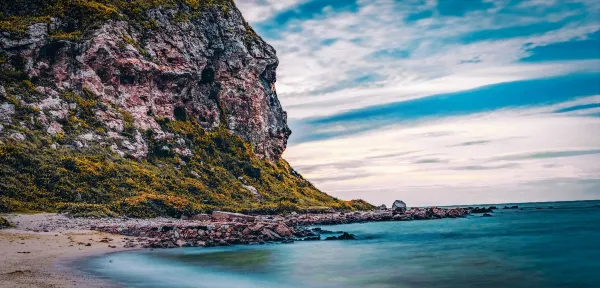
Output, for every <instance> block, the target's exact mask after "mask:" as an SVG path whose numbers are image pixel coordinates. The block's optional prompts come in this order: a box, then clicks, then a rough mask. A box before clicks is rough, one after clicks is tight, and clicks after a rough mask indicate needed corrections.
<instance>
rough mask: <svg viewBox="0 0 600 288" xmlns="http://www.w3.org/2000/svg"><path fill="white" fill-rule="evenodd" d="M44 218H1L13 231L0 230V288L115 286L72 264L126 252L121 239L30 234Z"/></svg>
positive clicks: (85, 233)
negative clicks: (85, 258) (10, 224)
mask: <svg viewBox="0 0 600 288" xmlns="http://www.w3.org/2000/svg"><path fill="white" fill-rule="evenodd" d="M47 215H49V214H35V215H2V216H4V217H6V218H8V219H9V220H10V221H11V222H13V223H14V224H16V228H14V229H5V230H0V255H2V260H1V261H0V287H116V286H114V285H113V284H111V283H109V282H108V281H106V280H103V279H100V278H96V277H94V276H91V275H88V274H85V273H83V272H81V271H78V269H77V267H76V265H73V261H75V260H77V259H81V258H83V257H90V256H97V255H101V254H106V253H111V252H118V251H124V250H128V249H127V248H123V245H122V243H123V242H124V239H123V238H124V237H123V236H119V235H112V234H106V233H101V232H97V231H90V230H70V229H57V230H55V231H50V230H46V231H47V232H44V231H43V230H42V231H38V232H34V231H32V227H33V229H35V227H36V224H37V223H39V222H40V221H44V219H45V217H47ZM113 247H114V248H113Z"/></svg>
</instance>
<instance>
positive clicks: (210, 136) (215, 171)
mask: <svg viewBox="0 0 600 288" xmlns="http://www.w3.org/2000/svg"><path fill="white" fill-rule="evenodd" d="M5 76H6V75H5ZM3 85H4V86H5V88H6V95H5V96H3V97H0V103H6V102H9V103H11V104H14V105H15V115H13V117H14V119H16V120H20V121H13V123H12V124H5V125H4V129H5V132H3V133H4V135H7V131H13V132H17V133H20V134H22V135H24V136H25V138H26V140H25V141H21V140H16V139H12V138H11V137H4V138H3V139H2V141H0V191H2V194H1V195H0V212H10V211H31V212H33V211H57V212H58V211H62V212H68V213H71V214H73V215H75V216H91V217H104V216H114V215H128V216H132V217H154V216H159V215H168V216H178V215H180V214H181V213H184V212H186V213H200V212H203V213H206V212H210V211H212V210H217V209H218V210H227V211H233V212H244V213H282V212H291V211H300V210H311V211H319V210H323V209H329V208H333V209H337V210H346V211H348V210H357V209H358V210H364V209H370V208H373V206H371V205H369V204H368V203H365V202H363V201H342V200H338V199H335V198H333V197H331V196H329V195H327V194H325V193H322V192H320V191H319V190H318V189H316V188H315V187H314V186H313V185H312V184H311V183H310V182H308V181H306V180H305V179H303V178H302V177H301V176H300V175H299V174H297V173H296V172H295V171H293V169H292V168H291V167H290V166H289V164H288V163H287V162H286V161H285V160H280V161H279V162H278V163H271V162H268V161H265V160H262V159H259V158H258V157H257V156H255V155H254V153H253V149H252V147H251V145H250V144H248V143H247V142H245V141H243V140H242V139H241V138H240V137H239V136H236V135H233V134H232V133H230V132H229V131H228V130H227V129H225V128H223V127H219V128H217V129H215V130H214V131H206V130H204V129H203V128H202V127H201V126H200V125H199V124H198V123H197V122H195V121H194V120H191V118H192V117H187V116H186V115H179V117H178V119H179V120H178V121H172V120H168V119H157V120H158V122H159V124H160V125H161V126H162V129H163V130H164V131H165V132H169V133H172V134H173V135H175V137H173V138H172V139H170V140H164V139H157V138H155V137H154V135H153V133H152V132H151V131H147V132H145V133H144V138H145V139H146V141H147V143H148V146H149V155H148V157H147V159H144V160H135V159H132V158H131V157H120V156H119V155H117V154H115V153H114V152H113V151H112V150H111V149H110V146H111V145H112V144H113V143H111V142H110V141H113V140H110V139H107V138H105V139H106V140H105V141H104V142H100V143H96V144H91V145H90V146H87V147H84V148H81V149H73V148H70V147H69V146H68V145H70V144H72V143H73V141H75V140H76V139H77V137H78V135H81V134H83V133H90V132H95V133H103V131H105V129H106V127H104V126H103V125H104V124H103V123H102V122H101V121H99V120H98V119H97V118H96V117H95V116H94V111H96V110H98V109H114V111H116V112H119V113H121V115H122V120H123V122H124V123H125V124H124V126H125V127H126V128H125V131H124V132H123V136H125V137H129V136H131V135H134V134H135V133H136V132H135V127H134V126H133V117H132V116H131V114H129V113H127V112H125V111H122V110H119V109H118V108H117V107H107V106H105V104H103V103H101V101H99V100H98V98H97V97H96V96H95V95H93V94H92V93H91V92H89V91H85V90H84V91H82V92H80V93H77V92H75V91H70V92H65V93H62V94H61V98H62V99H63V100H65V101H67V102H68V103H74V104H76V105H75V106H76V108H75V109H70V110H69V113H70V114H69V117H68V120H66V122H65V123H62V124H63V129H64V133H57V134H56V135H55V136H51V135H49V134H47V133H46V132H45V131H44V129H43V126H41V125H40V123H37V121H38V120H36V119H38V117H36V116H37V115H38V114H39V113H41V112H40V111H39V110H37V109H36V108H33V107H31V106H29V105H25V104H22V101H20V100H18V98H19V99H23V98H32V99H34V98H38V97H40V95H36V93H37V92H35V90H32V88H31V86H33V84H32V83H31V82H29V80H28V79H25V80H23V79H20V78H15V79H13V78H4V80H3ZM13 95H19V96H18V97H16V96H13ZM179 113H180V114H181V113H185V110H183V111H180V112H179ZM128 129H129V130H131V131H127V130H128ZM182 141H183V142H185V145H186V146H187V147H190V149H191V150H192V153H193V156H183V155H181V154H177V153H174V151H175V149H177V148H181V142H182ZM178 142H179V143H178ZM53 144H61V145H58V147H55V145H53ZM244 185H250V186H253V187H255V188H256V189H257V190H258V191H259V194H260V197H256V196H255V195H253V194H252V193H251V192H250V191H249V190H248V189H246V188H244Z"/></svg>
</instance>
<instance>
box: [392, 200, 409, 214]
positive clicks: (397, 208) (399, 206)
mask: <svg viewBox="0 0 600 288" xmlns="http://www.w3.org/2000/svg"><path fill="white" fill-rule="evenodd" d="M392 211H393V213H394V215H396V214H403V213H404V212H406V203H404V201H401V200H396V201H394V204H392Z"/></svg>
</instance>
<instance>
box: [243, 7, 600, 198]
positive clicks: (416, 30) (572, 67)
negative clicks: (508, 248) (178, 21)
mask: <svg viewBox="0 0 600 288" xmlns="http://www.w3.org/2000/svg"><path fill="white" fill-rule="evenodd" d="M238 6H239V7H240V9H242V12H243V13H244V15H246V18H247V19H248V21H249V22H250V23H251V24H252V25H253V27H255V29H256V30H257V31H258V32H259V34H260V35H261V36H263V37H264V38H265V39H266V40H267V42H269V43H270V44H272V45H273V46H274V47H275V48H276V49H277V51H278V55H279V58H280V66H279V68H278V80H277V92H278V95H279V98H280V100H281V103H282V105H283V106H284V108H285V109H286V110H287V111H288V116H289V119H290V121H289V124H290V126H291V128H292V130H293V134H292V138H291V139H290V146H289V148H288V150H287V151H286V152H285V154H284V157H285V158H286V159H287V160H288V161H290V163H292V165H293V166H294V167H296V169H297V170H298V171H300V172H301V173H303V175H304V176H305V177H306V178H308V179H309V180H311V181H313V182H314V183H316V185H317V186H318V187H319V188H321V189H322V190H324V191H326V192H328V193H331V194H333V195H335V196H337V197H340V198H343V199H352V198H364V199H366V200H368V201H372V202H374V203H376V204H380V203H386V204H389V203H390V202H391V201H392V200H394V199H397V198H402V199H404V200H406V201H408V202H409V203H411V204H412V205H436V204H437V205H441V204H456V203H486V202H487V203H498V202H514V201H543V200H573V199H590V198H595V199H600V195H599V193H600V192H598V191H600V153H597V151H600V134H599V133H597V131H600V48H598V47H600V21H599V20H598V19H600V2H598V1H592V0H570V1H540V0H530V1H514V0H484V1H483V0H482V1H479V0H473V1H435V0H431V1H390V0H339V1H338V0H334V1H325V0H283V1H274V0H247V1H241V0H240V1H238Z"/></svg>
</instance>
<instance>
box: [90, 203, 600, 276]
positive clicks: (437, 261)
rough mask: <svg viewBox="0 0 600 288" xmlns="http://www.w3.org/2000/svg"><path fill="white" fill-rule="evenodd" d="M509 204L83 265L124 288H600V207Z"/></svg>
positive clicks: (123, 256)
mask: <svg viewBox="0 0 600 288" xmlns="http://www.w3.org/2000/svg"><path fill="white" fill-rule="evenodd" d="M504 205H505V204H500V205H496V206H500V207H503V206H504ZM510 205H519V207H522V208H524V209H523V210H496V213H494V217H489V218H487V217H486V218H483V217H478V216H469V217H468V218H463V219H443V220H430V221H412V222H379V223H364V224H350V225H336V226H324V229H327V230H333V231H336V230H343V231H347V232H350V233H353V234H356V235H357V236H358V237H359V238H360V239H359V240H356V241H318V242H296V243H294V244H289V245H285V244H272V245H257V246H237V247H225V248H181V249H172V250H153V251H150V250H146V251H138V252H124V253H116V254H112V255H107V256H103V257H100V258H92V259H88V260H86V262H85V263H84V264H85V265H83V267H85V270H87V271H88V272H92V273H95V274H98V275H101V276H103V277H106V278H109V279H112V280H114V281H116V282H117V283H120V284H121V285H123V286H125V287H227V288H230V287H261V288H267V287H600V201H580V202H555V203H528V204H510ZM510 205H509V206H510ZM549 206H553V209H548V207H549ZM536 208H543V209H536ZM80 267H81V266H80Z"/></svg>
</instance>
